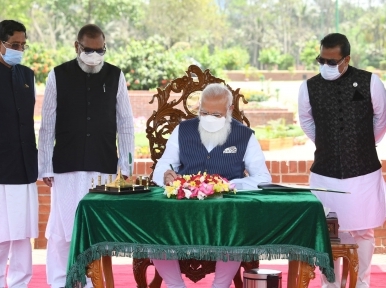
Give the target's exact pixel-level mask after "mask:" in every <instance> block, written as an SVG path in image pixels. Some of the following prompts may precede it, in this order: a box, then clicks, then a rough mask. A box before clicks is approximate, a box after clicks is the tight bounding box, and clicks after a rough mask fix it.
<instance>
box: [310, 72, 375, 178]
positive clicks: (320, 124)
mask: <svg viewBox="0 0 386 288" xmlns="http://www.w3.org/2000/svg"><path fill="white" fill-rule="evenodd" d="M370 82H371V73H370V72H367V71H364V70H359V69H356V68H354V67H351V66H349V68H348V70H347V71H346V73H344V74H343V75H342V77H340V78H338V79H337V80H334V81H327V80H324V79H323V78H322V77H321V75H320V74H318V75H316V76H314V77H312V78H311V79H309V80H308V81H307V87H308V93H309V97H310V104H311V107H312V115H313V117H314V121H315V146H316V150H315V159H314V163H313V164H312V166H311V171H312V172H314V173H317V174H319V175H323V176H328V177H332V178H337V179H346V178H351V177H357V176H361V175H366V174H369V173H371V172H374V171H376V170H378V169H379V168H381V164H380V162H379V160H378V156H377V151H376V149H375V139H374V129H373V114H374V111H373V105H372V102H371V93H370Z"/></svg>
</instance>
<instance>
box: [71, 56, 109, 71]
mask: <svg viewBox="0 0 386 288" xmlns="http://www.w3.org/2000/svg"><path fill="white" fill-rule="evenodd" d="M76 60H77V61H78V64H79V67H80V69H82V70H83V72H85V73H90V74H96V73H99V71H101V69H102V67H103V64H104V61H102V62H101V63H99V64H98V65H95V66H89V65H87V64H85V63H84V62H83V61H82V59H80V58H79V55H78V56H77V57H76Z"/></svg>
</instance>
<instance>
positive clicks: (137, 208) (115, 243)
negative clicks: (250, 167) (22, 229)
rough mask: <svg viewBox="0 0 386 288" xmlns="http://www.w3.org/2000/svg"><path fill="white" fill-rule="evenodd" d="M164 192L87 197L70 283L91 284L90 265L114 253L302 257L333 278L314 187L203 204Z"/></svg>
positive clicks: (253, 193) (75, 242)
mask: <svg viewBox="0 0 386 288" xmlns="http://www.w3.org/2000/svg"><path fill="white" fill-rule="evenodd" d="M162 193H163V189H162V188H153V189H152V191H151V192H148V193H143V194H134V195H106V194H96V193H89V194H87V195H86V196H85V197H84V198H83V199H82V201H81V202H80V203H79V206H78V210H77V213H76V218H75V223H74V230H73V235H72V241H71V249H70V255H69V262H68V275H67V285H66V287H73V285H74V284H75V283H77V282H78V283H79V282H81V283H83V284H84V283H85V267H86V266H87V265H88V264H89V263H90V262H92V261H93V260H96V259H99V258H100V257H101V256H106V255H110V256H130V257H135V258H144V257H148V258H154V259H157V258H163V257H166V258H167V259H188V258H195V259H203V260H226V259H228V257H229V259H231V260H239V261H250V260H258V259H260V260H264V259H269V260H270V259H289V260H300V261H304V262H308V263H309V264H311V265H316V266H319V268H320V269H321V271H322V273H324V274H325V275H326V276H327V278H328V279H329V280H330V281H333V279H334V271H333V261H332V252H331V244H330V238H329V233H328V228H327V223H326V219H325V216H324V211H323V206H322V204H321V203H320V202H319V201H318V200H317V199H316V197H315V196H314V195H313V194H311V193H310V192H300V191H299V192H281V191H272V190H269V191H247V192H238V193H237V194H231V195H224V197H223V198H222V199H207V200H203V201H200V200H175V199H168V198H166V196H165V195H163V194H162Z"/></svg>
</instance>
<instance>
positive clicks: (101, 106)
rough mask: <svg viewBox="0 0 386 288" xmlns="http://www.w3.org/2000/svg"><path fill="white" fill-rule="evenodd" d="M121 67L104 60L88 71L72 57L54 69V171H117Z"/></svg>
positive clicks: (110, 172)
mask: <svg viewBox="0 0 386 288" xmlns="http://www.w3.org/2000/svg"><path fill="white" fill-rule="evenodd" d="M120 73H121V70H120V69H119V68H117V67H115V66H113V65H111V64H108V63H106V62H105V63H104V65H103V68H102V69H101V71H100V72H99V73H95V74H88V73H85V72H83V70H82V69H81V68H80V67H79V65H78V63H77V61H76V59H75V60H72V61H69V62H66V63H64V64H62V65H60V66H58V67H56V68H55V77H56V88H57V109H56V126H55V140H56V142H55V147H54V154H53V168H54V172H55V173H65V172H73V171H96V172H101V173H108V174H115V173H116V171H117V163H118V157H117V145H116V139H117V137H116V134H117V120H116V103H117V91H118V83H119V76H120Z"/></svg>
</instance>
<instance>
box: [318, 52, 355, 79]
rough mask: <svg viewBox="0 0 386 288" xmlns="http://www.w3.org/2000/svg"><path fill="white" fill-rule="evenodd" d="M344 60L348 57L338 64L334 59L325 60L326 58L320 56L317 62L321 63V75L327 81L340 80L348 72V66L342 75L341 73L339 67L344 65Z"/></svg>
mask: <svg viewBox="0 0 386 288" xmlns="http://www.w3.org/2000/svg"><path fill="white" fill-rule="evenodd" d="M344 58H346V57H343V58H342V59H341V60H339V61H338V62H336V61H335V60H333V59H324V58H322V57H320V56H318V57H317V58H316V60H317V61H318V62H319V71H320V74H321V75H322V77H323V78H324V79H325V80H336V79H338V78H339V77H340V76H341V75H342V74H343V73H344V72H345V71H346V70H347V67H348V66H346V67H345V68H344V69H343V71H342V73H341V72H339V66H340V65H342V64H343V63H344ZM339 62H340V63H339Z"/></svg>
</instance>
